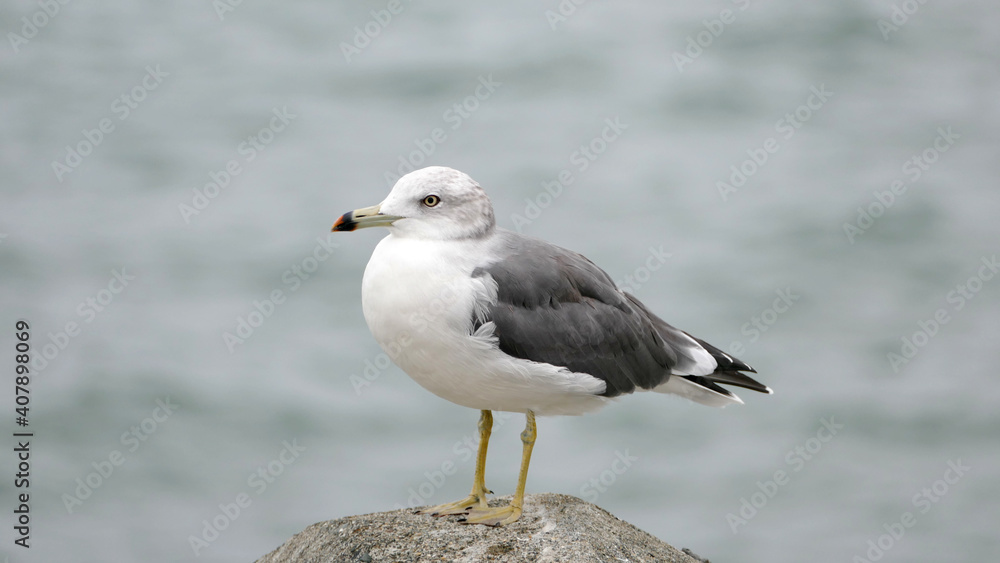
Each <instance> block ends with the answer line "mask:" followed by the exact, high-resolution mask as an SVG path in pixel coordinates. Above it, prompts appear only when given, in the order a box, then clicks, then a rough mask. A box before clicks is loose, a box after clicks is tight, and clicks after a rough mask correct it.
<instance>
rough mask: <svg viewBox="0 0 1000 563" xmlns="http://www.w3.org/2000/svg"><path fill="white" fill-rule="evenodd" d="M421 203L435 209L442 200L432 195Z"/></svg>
mask: <svg viewBox="0 0 1000 563" xmlns="http://www.w3.org/2000/svg"><path fill="white" fill-rule="evenodd" d="M420 203H423V204H424V205H426V206H427V207H434V206H435V205H437V204H439V203H441V198H440V197H438V196H436V195H434V194H431V195H429V196H427V197H425V198H424V199H422V200H420Z"/></svg>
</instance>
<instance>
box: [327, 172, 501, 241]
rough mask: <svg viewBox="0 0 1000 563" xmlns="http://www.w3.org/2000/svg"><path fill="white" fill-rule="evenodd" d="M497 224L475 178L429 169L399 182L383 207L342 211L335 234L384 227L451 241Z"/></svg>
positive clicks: (398, 233) (473, 235)
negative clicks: (343, 212)
mask: <svg viewBox="0 0 1000 563" xmlns="http://www.w3.org/2000/svg"><path fill="white" fill-rule="evenodd" d="M495 226H496V220H495V218H494V216H493V205H492V204H491V203H490V198H489V197H488V196H487V195H486V191H485V190H483V188H481V187H480V186H479V184H477V183H476V182H475V180H473V179H472V178H470V177H469V176H468V175H467V174H465V173H464V172H459V171H458V170H455V169H453V168H448V167H445V166H429V167H427V168H421V169H420V170H415V171H413V172H410V173H409V174H407V175H405V176H403V177H402V178H400V179H399V181H397V182H396V185H395V186H393V188H392V191H391V192H389V195H388V197H386V198H385V200H384V201H383V202H382V203H380V204H378V205H374V206H372V207H365V208H363V209H355V210H354V211H350V212H348V213H345V214H344V215H342V216H341V217H340V219H337V222H336V223H334V224H333V230H334V231H353V230H355V229H363V228H365V227H388V228H389V230H390V232H391V233H392V234H393V235H396V236H401V237H414V238H426V239H437V240H450V239H468V238H479V237H483V236H486V235H488V234H489V233H491V232H492V231H493V229H494V228H495Z"/></svg>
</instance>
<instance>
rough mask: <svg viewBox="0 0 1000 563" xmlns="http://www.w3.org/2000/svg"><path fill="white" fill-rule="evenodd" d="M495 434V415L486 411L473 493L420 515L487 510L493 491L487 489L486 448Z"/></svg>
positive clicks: (480, 418) (444, 514)
mask: <svg viewBox="0 0 1000 563" xmlns="http://www.w3.org/2000/svg"><path fill="white" fill-rule="evenodd" d="M492 433H493V413H491V412H490V411H487V410H484V411H482V413H481V414H480V416H479V453H478V454H477V455H476V476H475V478H474V480H473V482H472V492H471V493H469V496H467V497H465V498H464V499H462V500H460V501H457V502H449V503H447V504H439V505H437V506H431V507H428V508H425V509H423V510H421V511H420V512H419V513H420V514H430V515H432V516H447V515H449V514H465V513H467V512H468V511H469V509H470V508H472V507H473V506H478V507H479V508H487V507H489V504H487V502H486V495H487V494H492V493H493V491H491V490H489V489H487V488H486V448H487V447H488V446H489V443H490V434H492Z"/></svg>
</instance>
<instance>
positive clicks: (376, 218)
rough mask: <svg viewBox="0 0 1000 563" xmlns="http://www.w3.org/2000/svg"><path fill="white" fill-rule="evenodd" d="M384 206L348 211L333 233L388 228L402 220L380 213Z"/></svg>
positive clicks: (335, 226)
mask: <svg viewBox="0 0 1000 563" xmlns="http://www.w3.org/2000/svg"><path fill="white" fill-rule="evenodd" d="M381 205H382V204H378V205H373V206H371V207H365V208H363V209H355V210H354V211H348V212H347V213H344V214H343V215H341V216H340V219H337V222H336V223H334V224H333V228H332V229H330V230H331V231H334V232H335V231H353V230H355V229H364V228H365V227H388V226H390V225H392V224H393V223H394V222H396V221H398V220H399V219H402V217H400V216H399V215H384V214H382V213H379V207H381Z"/></svg>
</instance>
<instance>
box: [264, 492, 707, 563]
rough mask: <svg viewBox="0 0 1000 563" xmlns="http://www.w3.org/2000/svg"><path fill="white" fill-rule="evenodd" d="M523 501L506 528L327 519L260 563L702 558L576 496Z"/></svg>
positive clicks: (424, 518)
mask: <svg viewBox="0 0 1000 563" xmlns="http://www.w3.org/2000/svg"><path fill="white" fill-rule="evenodd" d="M508 502H510V497H501V498H498V499H495V500H493V501H492V502H490V505H491V506H499V505H502V504H506V503H508ZM524 504H525V508H524V514H522V515H521V519H520V520H518V521H517V522H515V523H513V524H511V525H509V526H506V527H503V528H491V527H487V526H479V525H468V524H461V523H460V522H459V519H460V517H458V516H446V517H442V518H435V517H433V516H429V515H425V514H416V510H415V509H404V510H395V511H393V512H379V513H375V514H364V515H361V516H348V517H346V518H340V519H338V520H330V521H327V522H320V523H318V524H313V525H312V526H309V527H308V528H306V529H305V530H303V531H301V532H299V533H298V534H295V535H294V536H292V538H291V539H289V540H288V541H287V542H285V544H284V545H282V546H281V547H279V548H278V549H276V550H274V551H272V552H271V553H269V554H267V555H266V556H264V557H263V558H262V559H260V560H259V562H258V563H293V562H294V563H310V562H316V563H319V562H323V563H327V562H333V561H336V562H338V563H339V562H344V563H347V562H353V561H361V562H372V563H425V562H431V561H463V562H469V563H473V562H479V561H496V562H522V561H525V562H526V561H530V562H532V563H556V562H565V563H586V562H590V561H594V562H598V561H600V562H605V561H627V562H630V563H640V562H648V563H654V562H655V563H665V562H676V563H700V562H701V561H702V560H700V559H697V558H692V557H691V556H689V555H687V554H686V553H684V552H681V551H679V550H677V549H675V548H673V547H671V546H670V545H668V544H667V543H665V542H663V541H662V540H659V539H657V538H655V537H653V536H651V535H649V534H647V533H646V532H643V531H642V530H640V529H638V528H636V527H635V526H633V525H632V524H629V523H628V522H625V521H623V520H619V519H618V518H615V517H614V516H612V515H611V514H610V513H608V512H607V511H605V510H604V509H602V508H599V507H597V506H595V505H593V504H590V503H588V502H584V501H583V500H580V499H578V498H576V497H571V496H567V495H556V494H548V493H547V494H538V495H527V496H526V497H525V503H524ZM685 552H687V553H690V551H688V550H685Z"/></svg>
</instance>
